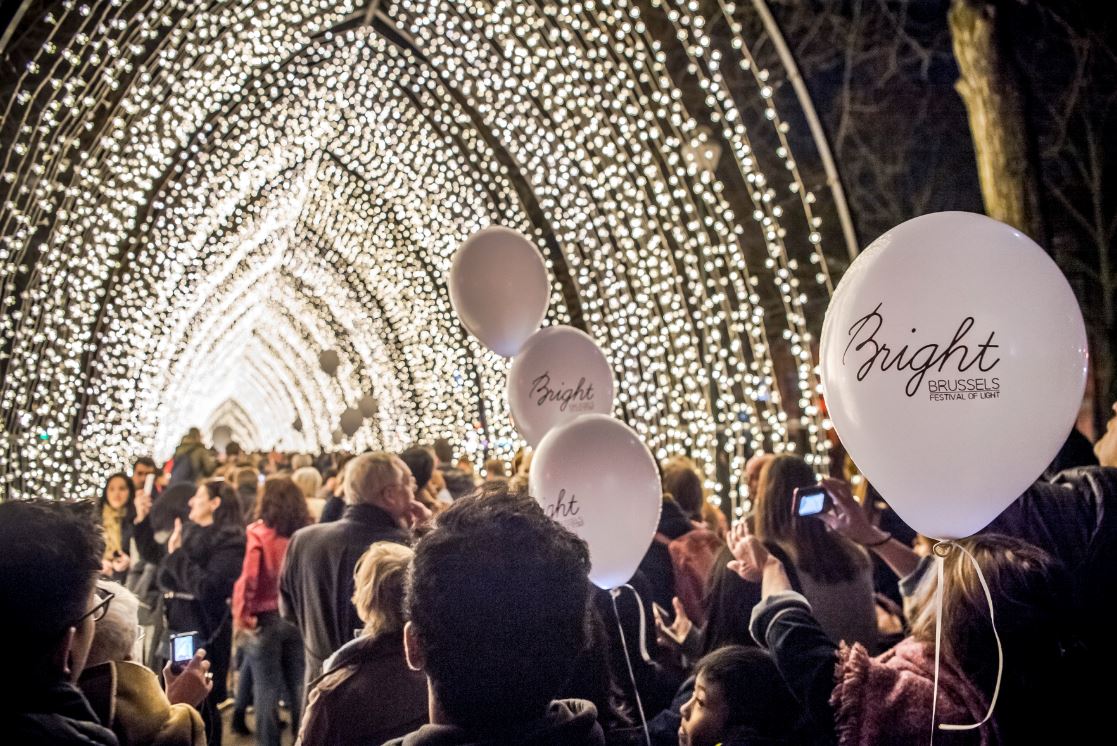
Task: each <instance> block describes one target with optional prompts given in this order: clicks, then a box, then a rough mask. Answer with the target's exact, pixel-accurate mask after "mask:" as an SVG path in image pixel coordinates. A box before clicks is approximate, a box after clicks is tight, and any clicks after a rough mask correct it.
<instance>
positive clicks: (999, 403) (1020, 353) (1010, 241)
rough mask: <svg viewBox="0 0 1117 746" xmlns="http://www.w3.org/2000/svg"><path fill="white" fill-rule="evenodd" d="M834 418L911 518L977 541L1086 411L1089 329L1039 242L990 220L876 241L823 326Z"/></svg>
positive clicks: (959, 218) (947, 216)
mask: <svg viewBox="0 0 1117 746" xmlns="http://www.w3.org/2000/svg"><path fill="white" fill-rule="evenodd" d="M821 358H822V361H821V362H822V380H823V387H824V391H825V395H826V404H827V407H828V409H829V412H830V418H831V419H832V420H833V422H834V426H835V428H836V429H837V431H838V435H839V436H840V437H841V439H842V443H843V444H844V445H845V447H846V449H847V450H848V452H849V455H850V457H851V458H852V459H853V460H854V462H855V463H856V464H857V466H858V468H859V469H860V470H861V471H862V472H863V473H864V474H865V476H866V477H867V478H868V479H869V480H870V481H871V482H872V483H873V485H874V486H875V487H876V488H877V489H878V490H879V491H880V493H881V495H883V496H884V498H885V499H886V500H887V501H888V502H889V504H890V505H891V506H892V507H893V508H895V510H896V512H897V513H899V515H900V517H901V518H903V519H904V521H906V522H907V523H908V524H909V525H910V526H911V527H912V528H914V529H915V530H917V531H919V532H920V533H923V534H925V535H927V536H931V537H935V538H940V539H954V538H960V537H963V536H969V535H970V534H973V533H974V532H976V531H978V530H980V529H981V528H983V527H984V526H986V525H987V524H988V523H989V522H990V521H992V520H993V519H994V518H996V517H997V515H998V514H999V513H1000V512H1001V511H1002V510H1004V509H1005V508H1006V507H1007V506H1008V505H1009V504H1010V503H1011V502H1012V501H1013V500H1014V499H1015V498H1016V497H1017V496H1018V495H1019V494H1020V493H1021V492H1023V491H1024V489H1025V488H1027V487H1028V485H1030V484H1031V483H1032V482H1033V481H1034V480H1035V478H1036V477H1037V476H1039V474H1040V473H1041V472H1042V471H1043V470H1044V468H1045V467H1046V466H1047V465H1048V463H1050V461H1051V459H1052V458H1053V457H1054V456H1055V454H1056V453H1057V452H1058V450H1059V448H1060V446H1061V445H1062V444H1063V442H1064V440H1065V439H1066V436H1067V433H1068V432H1070V429H1071V427H1072V426H1073V424H1074V421H1075V418H1076V417H1077V415H1078V411H1079V406H1080V404H1081V401H1082V392H1083V389H1084V386H1085V382H1086V358H1087V351H1086V331H1085V328H1084V326H1083V323H1082V315H1081V312H1080V311H1079V309H1078V303H1077V301H1076V300H1075V297H1074V294H1073V293H1072V292H1071V289H1070V286H1069V285H1068V284H1067V281H1066V279H1065V278H1064V277H1063V275H1062V273H1061V272H1060V271H1059V269H1058V268H1057V267H1056V266H1055V263H1054V262H1053V261H1051V259H1050V257H1048V256H1047V254H1046V253H1044V251H1043V250H1042V249H1041V248H1040V247H1039V246H1037V245H1036V244H1035V243H1034V242H1032V241H1031V240H1030V239H1029V238H1027V237H1026V236H1024V235H1023V234H1021V233H1020V232H1019V231H1016V230H1014V229H1013V228H1011V227H1009V226H1007V225H1004V224H1003V223H999V222H997V221H995V220H992V219H990V218H987V217H984V216H982V215H974V214H971V213H965V212H944V213H934V214H931V215H924V216H923V217H919V218H915V219H914V220H909V221H908V222H906V223H903V224H901V225H899V226H897V227H896V228H893V229H892V230H891V231H889V232H888V233H886V234H884V235H883V236H881V237H880V238H878V239H877V240H876V241H874V242H873V244H872V245H871V246H869V248H868V249H866V250H865V252H864V253H862V254H861V255H860V256H859V257H858V258H857V260H856V261H854V263H853V265H852V266H851V267H850V268H849V270H848V271H847V272H846V274H845V276H844V277H843V278H842V281H841V283H840V284H839V285H838V288H837V290H836V291H835V292H834V297H833V299H832V300H831V302H830V307H829V309H828V310H827V313H826V320H825V322H824V324H823V331H822V347H821Z"/></svg>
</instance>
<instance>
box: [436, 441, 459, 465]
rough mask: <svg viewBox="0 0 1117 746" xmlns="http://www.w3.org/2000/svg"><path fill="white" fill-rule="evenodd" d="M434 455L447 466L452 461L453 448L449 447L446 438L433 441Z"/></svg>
mask: <svg viewBox="0 0 1117 746" xmlns="http://www.w3.org/2000/svg"><path fill="white" fill-rule="evenodd" d="M434 455H435V456H437V457H438V460H439V461H441V462H442V463H444V464H449V463H450V462H451V461H453V460H454V448H453V446H451V445H450V441H449V440H447V439H446V438H439V439H438V440H436V441H434Z"/></svg>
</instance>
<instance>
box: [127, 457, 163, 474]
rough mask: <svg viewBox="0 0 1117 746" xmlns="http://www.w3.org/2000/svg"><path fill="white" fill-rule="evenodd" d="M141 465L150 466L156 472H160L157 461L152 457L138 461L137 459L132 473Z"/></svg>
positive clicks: (141, 458)
mask: <svg viewBox="0 0 1117 746" xmlns="http://www.w3.org/2000/svg"><path fill="white" fill-rule="evenodd" d="M141 465H142V466H150V467H151V468H152V469H154V470H155V471H156V472H158V471H159V467H157V466H156V465H155V459H153V458H152V457H151V456H140V457H139V458H138V459H136V461H135V463H133V464H132V471H135V470H136V467H137V466H141Z"/></svg>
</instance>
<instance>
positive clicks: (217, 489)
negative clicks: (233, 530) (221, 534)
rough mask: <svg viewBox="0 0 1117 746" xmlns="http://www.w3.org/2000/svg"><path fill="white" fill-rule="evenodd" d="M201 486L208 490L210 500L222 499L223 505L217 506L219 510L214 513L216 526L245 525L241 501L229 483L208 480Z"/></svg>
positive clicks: (221, 480)
mask: <svg viewBox="0 0 1117 746" xmlns="http://www.w3.org/2000/svg"><path fill="white" fill-rule="evenodd" d="M201 486H203V487H205V488H206V492H207V493H208V494H209V499H210V500H213V499H214V498H216V497H220V498H221V504H220V505H218V506H217V510H215V511H213V522H214V523H215V524H216V525H218V526H233V525H236V524H238V523H243V521H244V519H243V518H242V517H241V512H240V500H238V499H237V493H236V491H235V490H234V489H233V488H232V487H231V486H230V485H229V483H228V482H226V481H225V480H224V479H207V480H206V481H204V482H202V485H201Z"/></svg>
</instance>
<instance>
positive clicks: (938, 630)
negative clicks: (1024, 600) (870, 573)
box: [931, 541, 1005, 742]
mask: <svg viewBox="0 0 1117 746" xmlns="http://www.w3.org/2000/svg"><path fill="white" fill-rule="evenodd" d="M940 547H942V549H940ZM951 549H958V550H959V551H961V552H962V554H964V555H966V556H967V557H968V558H969V560H970V564H972V565H973V568H974V570H975V571H976V572H977V580H978V582H980V583H981V590H982V591H984V593H985V602H986V603H987V604H989V626H990V627H992V628H993V640H994V641H995V642H996V644H997V681H996V684H994V686H993V695H992V696H991V697H990V698H989V709H988V710H986V712H985V717H983V718H982V719H981V720H979V721H978V722H976V723H969V724H967V725H951V724H947V723H943V724H940V725H939V726H938V727H939V729H940V730H949V731H956V730H973V729H975V728H980V727H981V726H982V725H984V724H985V723H987V722H988V721H989V718H991V717H992V716H993V710H994V709H995V708H996V706H997V698H998V697H999V696H1000V694H1001V677H1002V675H1003V674H1004V669H1005V656H1004V648H1003V647H1002V646H1001V636H1000V634H998V633H997V620H996V618H995V615H994V611H993V594H992V593H991V592H990V591H989V583H987V582H986V580H985V575H984V574H982V572H981V565H979V564H978V562H977V560H976V559H975V558H974V556H973V555H972V554H970V553H969V552H968V551H966V549H965V548H964V547H962V546H961V545H959V544H956V543H955V542H952V541H945V542H940V543H938V544H936V545H935V548H934V552H935V555H936V556H937V557H938V575H939V587H938V589H937V590H936V591H935V596H936V606H937V607H938V608H937V609H936V616H935V620H936V621H935V688H934V691H935V698H936V699H937V695H938V687H939V646H940V644H941V641H942V593H943V590H942V589H943V574H944V573H943V565H944V564H945V560H944V559H943V558H944V557H945V556H946V555H947V554H949V553H950V550H951ZM934 721H935V703H934V702H932V703H931V739H932V742H933V741H934Z"/></svg>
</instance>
